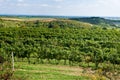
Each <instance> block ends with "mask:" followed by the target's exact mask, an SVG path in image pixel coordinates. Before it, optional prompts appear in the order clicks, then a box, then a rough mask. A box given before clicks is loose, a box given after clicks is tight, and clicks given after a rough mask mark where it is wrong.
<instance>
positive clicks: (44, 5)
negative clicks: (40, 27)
mask: <svg viewBox="0 0 120 80" xmlns="http://www.w3.org/2000/svg"><path fill="white" fill-rule="evenodd" d="M40 6H41V7H48V6H49V5H48V4H41V5H40Z"/></svg>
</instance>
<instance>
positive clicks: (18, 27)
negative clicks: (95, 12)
mask: <svg viewBox="0 0 120 80" xmlns="http://www.w3.org/2000/svg"><path fill="white" fill-rule="evenodd" d="M11 53H13V54H14V57H15V62H24V61H27V62H28V64H46V63H49V64H54V65H59V64H61V63H62V65H69V66H76V65H77V66H82V67H85V66H83V64H86V65H87V66H86V67H91V68H92V69H94V70H97V69H102V71H103V72H109V71H111V72H112V71H114V72H117V75H118V76H119V74H120V29H119V28H116V27H110V25H109V27H101V25H97V24H92V23H87V22H81V21H76V20H69V19H52V20H51V19H49V20H48V19H45V20H28V21H24V20H22V21H19V20H15V21H14V20H6V19H0V56H2V57H3V58H4V59H5V60H9V58H10V56H11Z"/></svg>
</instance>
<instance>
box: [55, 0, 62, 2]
mask: <svg viewBox="0 0 120 80" xmlns="http://www.w3.org/2000/svg"><path fill="white" fill-rule="evenodd" d="M54 1H56V2H63V1H64V0H54Z"/></svg>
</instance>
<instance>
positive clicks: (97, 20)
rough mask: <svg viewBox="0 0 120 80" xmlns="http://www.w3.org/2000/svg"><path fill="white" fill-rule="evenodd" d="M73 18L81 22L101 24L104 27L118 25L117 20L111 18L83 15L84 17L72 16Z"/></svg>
mask: <svg viewBox="0 0 120 80" xmlns="http://www.w3.org/2000/svg"><path fill="white" fill-rule="evenodd" d="M70 19H71V20H77V21H80V22H87V23H90V24H95V25H101V26H102V27H109V26H111V27H118V26H117V25H116V24H115V23H114V22H115V20H109V19H105V18H101V17H83V18H70Z"/></svg>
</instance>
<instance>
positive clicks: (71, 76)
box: [14, 62, 105, 80]
mask: <svg viewBox="0 0 120 80" xmlns="http://www.w3.org/2000/svg"><path fill="white" fill-rule="evenodd" d="M15 68H16V70H15V75H14V76H16V77H17V76H18V77H19V78H20V77H22V80H24V79H25V80H26V79H27V80H98V79H99V77H97V75H98V74H89V73H85V72H84V71H85V69H84V68H82V67H77V66H65V65H52V64H29V65H28V64H27V63H25V62H17V63H15ZM101 79H102V78H101ZM104 79H105V78H104V77H103V80H104Z"/></svg>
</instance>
